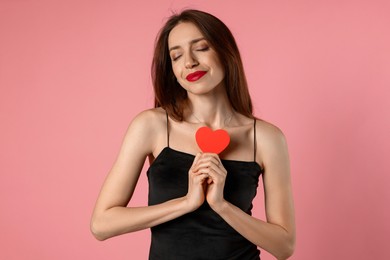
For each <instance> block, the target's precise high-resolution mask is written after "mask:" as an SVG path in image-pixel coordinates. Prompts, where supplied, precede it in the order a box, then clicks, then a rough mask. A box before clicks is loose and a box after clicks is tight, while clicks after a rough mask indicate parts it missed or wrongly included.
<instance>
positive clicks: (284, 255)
mask: <svg viewBox="0 0 390 260" xmlns="http://www.w3.org/2000/svg"><path fill="white" fill-rule="evenodd" d="M294 251H295V237H289V238H287V239H286V241H285V243H284V246H283V249H281V250H280V252H278V254H276V255H275V257H276V258H277V259H278V260H285V259H288V258H290V257H291V256H292V255H293V254H294Z"/></svg>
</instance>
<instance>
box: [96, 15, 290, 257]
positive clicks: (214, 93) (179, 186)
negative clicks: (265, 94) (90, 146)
mask: <svg viewBox="0 0 390 260" xmlns="http://www.w3.org/2000/svg"><path fill="white" fill-rule="evenodd" d="M152 77H153V84H154V90H155V108H154V109H150V110H147V111H143V112H141V113H140V114H139V115H138V116H136V118H134V120H133V121H132V122H131V124H130V126H129V128H128V130H127V133H126V135H125V138H124V141H123V144H122V147H121V150H120V153H119V155H118V158H117V160H116V161H115V164H114V166H113V168H112V169H111V171H110V173H109V175H108V176H107V179H106V180H105V182H104V185H103V188H102V190H101V192H100V195H99V198H98V200H97V203H96V206H95V210H94V212H93V216H92V221H91V230H92V232H93V234H94V235H95V237H96V238H97V239H99V240H105V239H107V238H110V237H113V236H117V235H121V234H125V233H130V232H134V231H137V230H141V229H146V228H151V231H152V242H151V247H150V255H149V259H186V260H188V259H260V257H259V255H260V251H259V250H258V249H257V248H258V247H260V248H262V249H264V250H266V251H268V252H270V253H271V254H273V255H274V256H275V257H276V258H278V259H286V258H288V257H289V256H291V255H292V253H293V251H294V244H295V224H294V209H293V199H292V191H291V181H290V172H289V159H288V152H287V145H286V141H285V137H284V135H283V133H282V132H281V131H280V130H279V129H278V128H277V127H275V126H273V125H272V124H270V123H267V122H265V121H263V120H259V119H256V118H255V117H254V116H253V115H252V103H251V99H250V96H249V93H248V88H247V83H246V79H245V75H244V71H243V66H242V62H241V58H240V54H239V51H238V48H237V45H236V43H235V40H234V38H233V36H232V34H231V32H230V31H229V29H228V28H227V27H226V26H225V25H224V24H223V23H222V22H221V21H220V20H219V19H218V18H216V17H214V16H212V15H210V14H208V13H205V12H202V11H197V10H186V11H184V12H182V13H180V14H177V15H173V16H172V17H171V18H170V19H169V20H168V21H167V23H166V24H165V26H164V27H163V28H162V29H161V31H160V33H159V35H158V37H157V41H156V46H155V52H154V58H153V66H152ZM203 126H208V127H209V128H211V129H213V130H216V129H224V130H225V131H227V133H228V134H229V136H230V143H229V145H228V146H227V148H226V149H225V150H224V151H223V152H221V153H220V154H215V153H204V152H201V150H200V149H199V147H198V145H197V142H196V140H195V133H196V132H197V130H198V129H199V128H200V127H203ZM147 157H148V159H149V162H150V167H149V169H148V172H147V174H148V180H149V203H148V204H149V205H148V206H145V207H127V205H128V203H129V201H130V199H131V197H132V195H133V191H134V189H135V187H136V184H137V180H138V177H139V174H140V172H141V170H142V167H143V165H144V161H145V159H146V158H147ZM260 176H262V178H263V184H264V192H265V195H264V196H265V205H266V209H265V210H266V216H267V221H263V220H259V219H256V218H254V217H252V216H251V209H252V200H253V198H254V197H255V195H256V190H257V186H258V182H259V177H260Z"/></svg>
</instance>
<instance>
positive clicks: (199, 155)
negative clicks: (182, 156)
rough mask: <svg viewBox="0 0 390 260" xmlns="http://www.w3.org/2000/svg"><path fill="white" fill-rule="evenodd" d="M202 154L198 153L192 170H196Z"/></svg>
mask: <svg viewBox="0 0 390 260" xmlns="http://www.w3.org/2000/svg"><path fill="white" fill-rule="evenodd" d="M201 156H202V154H201V153H197V154H196V156H195V158H194V161H193V162H192V166H191V169H192V170H193V171H194V170H195V166H196V164H197V163H198V161H199V159H200V158H201Z"/></svg>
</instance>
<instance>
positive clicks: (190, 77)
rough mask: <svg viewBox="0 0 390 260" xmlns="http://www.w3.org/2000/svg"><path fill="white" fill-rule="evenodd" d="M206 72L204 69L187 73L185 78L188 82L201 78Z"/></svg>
mask: <svg viewBox="0 0 390 260" xmlns="http://www.w3.org/2000/svg"><path fill="white" fill-rule="evenodd" d="M206 73H207V72H206V71H202V70H199V71H195V72H194V73H191V74H188V75H187V77H186V79H187V80H188V81H190V82H194V81H197V80H198V79H200V78H202V77H203V76H204V75H205V74H206Z"/></svg>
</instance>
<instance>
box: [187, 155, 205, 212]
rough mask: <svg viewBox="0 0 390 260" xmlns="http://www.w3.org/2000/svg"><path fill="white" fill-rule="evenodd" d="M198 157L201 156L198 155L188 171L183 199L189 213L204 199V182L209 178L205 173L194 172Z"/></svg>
mask: <svg viewBox="0 0 390 260" xmlns="http://www.w3.org/2000/svg"><path fill="white" fill-rule="evenodd" d="M200 157H201V154H200V153H198V154H197V155H196V156H195V159H194V162H193V163H192V166H191V168H190V170H189V171H188V192H187V195H186V196H185V199H186V202H187V206H188V210H189V211H190V212H191V211H194V210H196V209H197V208H199V207H200V206H201V205H202V204H203V202H204V201H205V198H206V196H205V192H206V184H207V183H206V181H207V178H208V177H209V176H208V175H207V174H206V173H200V172H197V171H195V170H196V166H197V162H198V160H199V158H200Z"/></svg>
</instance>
